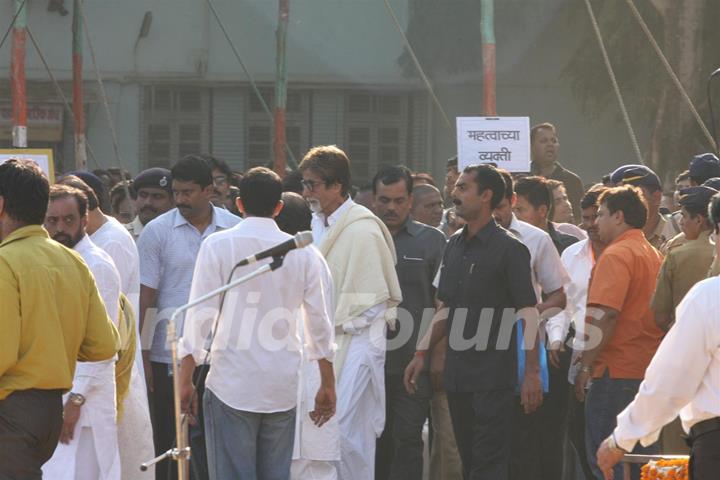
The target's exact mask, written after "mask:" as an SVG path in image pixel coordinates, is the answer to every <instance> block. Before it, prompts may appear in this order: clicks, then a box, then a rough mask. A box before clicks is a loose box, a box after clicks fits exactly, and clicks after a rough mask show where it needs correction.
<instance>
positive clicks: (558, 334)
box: [547, 239, 595, 381]
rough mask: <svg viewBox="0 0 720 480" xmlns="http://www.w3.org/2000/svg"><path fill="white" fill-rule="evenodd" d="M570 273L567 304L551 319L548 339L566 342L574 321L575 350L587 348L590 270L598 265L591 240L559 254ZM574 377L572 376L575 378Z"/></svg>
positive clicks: (548, 327) (566, 290)
mask: <svg viewBox="0 0 720 480" xmlns="http://www.w3.org/2000/svg"><path fill="white" fill-rule="evenodd" d="M560 260H561V261H562V263H563V265H564V266H565V269H566V270H567V272H568V274H569V275H570V282H569V283H568V284H567V285H566V287H565V295H566V296H567V304H566V306H565V310H563V311H562V312H561V313H560V314H558V315H557V316H555V317H553V318H551V319H550V320H548V326H547V333H548V341H549V342H550V343H551V344H552V342H554V341H561V342H562V341H563V340H565V336H566V335H567V331H568V328H569V327H570V323H571V322H572V323H574V324H575V340H574V343H573V350H575V351H581V350H583V348H584V342H583V338H584V336H583V335H584V332H585V309H586V307H587V294H588V284H589V283H590V273H591V272H592V269H593V267H594V266H595V257H594V254H593V251H592V243H591V242H590V240H587V239H585V240H580V241H579V242H577V243H574V244H572V245H570V246H569V247H567V248H566V249H565V251H564V252H563V253H562V256H561V257H560ZM574 379H575V377H574V376H573V381H574Z"/></svg>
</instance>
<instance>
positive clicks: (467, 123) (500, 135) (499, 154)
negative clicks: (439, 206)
mask: <svg viewBox="0 0 720 480" xmlns="http://www.w3.org/2000/svg"><path fill="white" fill-rule="evenodd" d="M457 143H458V168H459V170H460V171H461V172H462V170H463V168H465V167H467V166H468V165H478V164H482V163H494V164H495V165H497V166H498V167H499V168H503V169H505V170H508V171H510V172H529V171H530V117H457Z"/></svg>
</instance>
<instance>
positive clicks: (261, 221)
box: [233, 217, 281, 233]
mask: <svg viewBox="0 0 720 480" xmlns="http://www.w3.org/2000/svg"><path fill="white" fill-rule="evenodd" d="M233 228H236V229H238V230H252V231H253V232H256V233H263V232H274V233H277V232H280V231H281V230H280V228H279V227H278V226H277V223H276V222H275V220H274V219H272V218H268V217H245V219H244V220H243V221H242V222H240V223H238V224H237V225H235V227H233Z"/></svg>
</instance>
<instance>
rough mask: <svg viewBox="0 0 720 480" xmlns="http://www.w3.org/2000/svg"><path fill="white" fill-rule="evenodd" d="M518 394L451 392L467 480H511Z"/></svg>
mask: <svg viewBox="0 0 720 480" xmlns="http://www.w3.org/2000/svg"><path fill="white" fill-rule="evenodd" d="M514 396H515V393H514V391H513V390H512V389H506V390H493V391H488V392H447V398H448V406H449V407H450V417H451V419H452V424H453V431H454V432H455V441H456V443H457V447H458V451H459V453H460V460H461V462H462V467H463V478H464V479H465V480H508V475H509V473H508V471H509V464H510V429H511V427H512V412H513V405H514V403H513V402H514Z"/></svg>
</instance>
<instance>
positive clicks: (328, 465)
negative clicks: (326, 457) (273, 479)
mask: <svg viewBox="0 0 720 480" xmlns="http://www.w3.org/2000/svg"><path fill="white" fill-rule="evenodd" d="M335 463H336V462H325V461H322V460H305V459H303V458H300V459H298V460H293V461H292V465H291V467H290V479H291V480H337V478H338V476H337V468H336V467H335Z"/></svg>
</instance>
